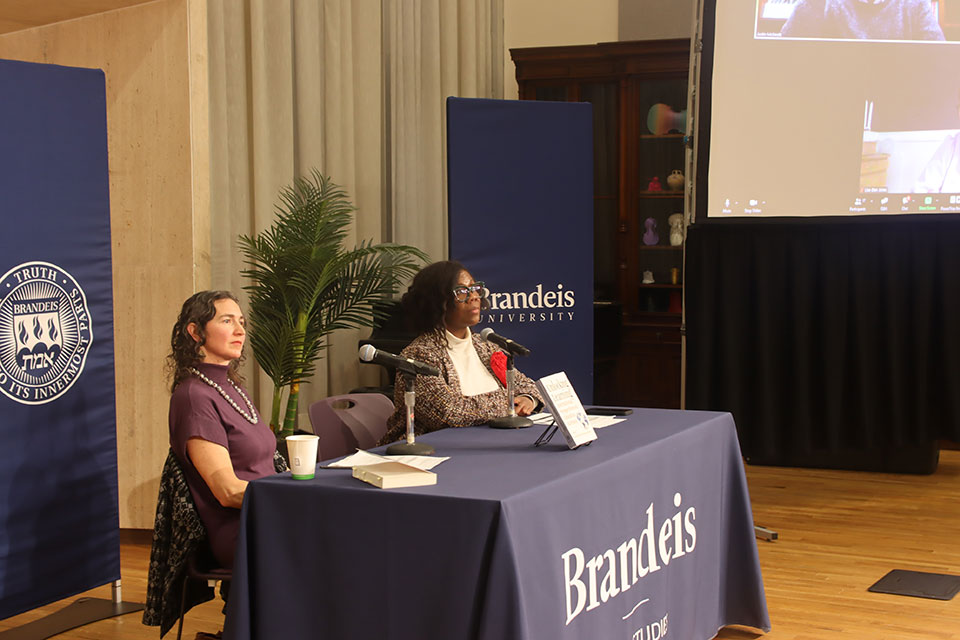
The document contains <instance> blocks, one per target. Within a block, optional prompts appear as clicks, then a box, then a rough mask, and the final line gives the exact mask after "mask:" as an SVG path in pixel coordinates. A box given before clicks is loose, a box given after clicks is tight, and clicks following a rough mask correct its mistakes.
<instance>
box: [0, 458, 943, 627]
mask: <svg viewBox="0 0 960 640" xmlns="http://www.w3.org/2000/svg"><path fill="white" fill-rule="evenodd" d="M747 478H748V481H749V484H750V494H751V498H752V502H753V512H754V519H755V521H756V523H757V524H761V525H763V526H766V527H768V528H771V529H774V530H775V531H777V532H778V533H779V535H780V539H779V540H777V541H776V542H762V541H759V540H758V542H757V544H758V546H759V551H760V563H761V565H762V567H763V578H764V585H765V588H766V594H767V605H768V607H769V610H770V619H771V622H772V624H773V630H772V631H771V632H770V633H768V634H762V633H759V632H758V631H757V630H752V629H739V628H726V629H723V630H722V631H721V632H720V633H719V635H717V638H719V639H724V640H749V639H755V638H765V639H767V640H831V639H833V638H843V639H844V640H850V639H856V640H859V639H864V640H867V639H869V640H921V639H922V640H940V639H952V640H960V595H958V596H956V597H954V598H953V599H952V600H948V601H941V600H929V599H924V598H911V597H907V596H894V595H883V594H875V593H870V592H868V591H867V587H869V586H870V585H871V584H873V583H874V582H876V581H877V580H879V579H880V578H881V577H883V576H884V574H886V573H887V572H888V571H890V570H891V569H909V570H914V571H928V572H933V573H948V574H953V575H960V451H956V450H944V451H942V452H941V457H940V465H939V468H938V470H937V472H936V473H934V474H933V475H929V476H914V475H891V474H874V473H861V472H853V471H823V470H815V469H786V468H780V467H753V466H748V467H747ZM121 553H122V567H123V595H124V599H125V600H130V601H137V602H143V597H144V593H145V589H146V567H147V557H148V554H149V548H148V546H147V545H145V544H137V543H135V542H131V541H129V540H128V541H126V542H124V544H123V545H122V547H121ZM85 595H96V596H99V597H106V598H108V597H109V596H110V589H109V587H101V588H99V589H95V590H93V591H91V592H89V593H88V594H85ZM72 601H73V598H71V599H68V600H65V601H63V602H61V603H56V604H54V605H51V606H49V607H43V608H41V609H37V610H34V611H30V612H28V613H24V614H22V615H20V616H16V617H13V618H8V619H6V620H2V621H0V631H3V630H5V629H8V628H11V627H14V626H17V625H20V624H24V623H26V622H29V621H30V620H33V619H35V618H36V617H38V616H39V615H43V614H45V613H49V612H50V611H54V610H56V609H58V608H59V607H62V606H63V605H64V604H66V603H68V602H72ZM221 606H222V603H221V602H220V601H219V600H217V601H215V602H211V603H207V604H205V605H202V606H201V607H198V608H196V609H193V610H192V611H190V612H189V613H188V614H187V623H186V625H185V630H184V638H189V639H190V640H193V637H194V635H195V634H196V632H197V631H208V632H211V631H216V630H218V629H220V628H221V626H222V621H223V617H222V615H221V613H220V609H221ZM175 635H176V634H175V631H173V632H171V633H170V634H169V635H168V636H167V638H174V637H175ZM157 637H158V631H157V628H156V627H144V626H142V625H141V624H140V614H139V613H135V614H130V615H127V616H122V617H119V618H114V619H112V620H105V621H101V622H97V623H94V624H91V625H88V626H86V627H82V628H80V629H76V630H74V631H69V632H67V633H64V634H61V635H60V636H57V638H61V639H64V640H67V639H78V640H79V639H83V640H96V639H110V640H112V639H121V638H122V639H125V640H140V639H144V640H146V639H150V640H155V639H156V638H157ZM336 640H342V639H336ZM371 640H376V639H371ZM451 640H455V639H451ZM505 640H509V639H505ZM665 640H671V639H670V638H669V637H668V638H666V639H665ZM673 640H690V639H688V638H676V639H673Z"/></svg>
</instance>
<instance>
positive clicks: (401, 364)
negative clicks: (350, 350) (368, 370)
mask: <svg viewBox="0 0 960 640" xmlns="http://www.w3.org/2000/svg"><path fill="white" fill-rule="evenodd" d="M360 360H361V361H362V362H370V363H373V364H382V365H385V366H387V367H394V368H396V369H399V370H400V371H405V372H407V373H414V374H418V375H421V376H438V375H440V369H438V368H436V367H435V366H433V365H432V364H427V363H425V362H418V361H416V360H412V359H410V358H403V357H401V356H395V355H393V354H392V353H387V352H386V351H381V350H380V349H377V348H375V347H374V346H373V345H372V344H365V345H363V346H362V347H360Z"/></svg>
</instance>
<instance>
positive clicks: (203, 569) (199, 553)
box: [177, 544, 233, 640]
mask: <svg viewBox="0 0 960 640" xmlns="http://www.w3.org/2000/svg"><path fill="white" fill-rule="evenodd" d="M232 579H233V571H231V570H230V569H225V568H223V567H221V566H220V565H218V564H217V562H216V560H214V559H213V553H212V552H211V551H210V546H209V544H205V545H203V546H202V547H199V548H197V549H195V550H194V552H193V553H191V554H190V556H189V557H188V558H187V570H186V572H185V573H184V576H183V589H182V590H181V591H180V622H179V623H178V625H177V640H180V637H181V635H182V634H183V618H184V615H186V613H187V593H188V592H189V591H190V582H191V581H195V582H198V583H206V586H207V587H208V588H210V589H214V588H215V587H216V585H217V582H218V581H219V582H220V596H221V597H222V598H223V601H224V602H226V600H227V597H229V592H230V587H229V586H228V585H229V583H230V581H231V580H232Z"/></svg>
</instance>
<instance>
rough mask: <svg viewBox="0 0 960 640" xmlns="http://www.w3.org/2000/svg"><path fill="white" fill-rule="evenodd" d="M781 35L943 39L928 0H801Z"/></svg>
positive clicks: (875, 38) (876, 38) (870, 38)
mask: <svg viewBox="0 0 960 640" xmlns="http://www.w3.org/2000/svg"><path fill="white" fill-rule="evenodd" d="M780 35H781V36H784V37H789V38H829V39H859V40H943V39H944V36H943V30H942V29H941V28H940V24H939V23H938V22H937V17H936V15H934V13H933V9H932V8H931V5H930V0H800V1H799V2H798V3H797V5H796V7H795V8H794V10H793V13H792V14H791V15H790V17H789V18H788V19H787V22H786V23H785V24H784V25H783V28H782V29H781V30H780Z"/></svg>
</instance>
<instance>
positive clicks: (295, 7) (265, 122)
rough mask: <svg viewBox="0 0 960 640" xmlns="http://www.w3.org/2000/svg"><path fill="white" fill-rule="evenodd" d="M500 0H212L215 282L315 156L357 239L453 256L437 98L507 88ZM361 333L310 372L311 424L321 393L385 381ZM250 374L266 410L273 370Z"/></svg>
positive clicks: (303, 412)
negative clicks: (340, 193) (363, 350)
mask: <svg viewBox="0 0 960 640" xmlns="http://www.w3.org/2000/svg"><path fill="white" fill-rule="evenodd" d="M502 1H503V0H456V1H453V0H208V3H209V4H208V24H209V68H210V71H209V75H210V78H209V82H210V147H211V154H210V165H211V166H210V175H211V185H210V199H211V207H210V209H211V212H210V217H211V234H210V236H211V243H210V244H211V246H210V263H211V286H212V287H214V288H226V289H230V290H232V291H234V292H237V293H238V294H240V293H241V292H242V287H243V285H244V282H243V279H242V278H241V276H240V271H241V269H242V268H243V264H242V259H241V256H240V255H239V252H238V251H237V242H236V241H237V237H238V236H239V235H240V234H252V233H255V232H257V231H260V230H262V229H265V228H266V227H268V226H269V225H270V223H271V222H272V220H273V217H274V211H275V204H276V202H277V192H278V191H279V189H280V188H281V187H283V186H286V185H288V184H290V183H291V182H292V180H293V178H294V176H296V175H300V174H303V173H306V172H308V171H309V170H311V169H313V168H316V169H318V170H320V171H321V172H323V173H325V174H327V175H330V176H331V177H332V178H333V180H334V181H335V182H337V183H338V184H340V185H342V186H343V187H344V188H345V189H346V190H347V193H349V194H350V196H351V198H352V200H353V203H354V205H355V206H356V207H357V213H356V222H355V225H354V227H355V228H354V233H353V236H352V237H351V238H349V239H348V242H349V243H351V244H354V243H358V242H359V241H361V240H367V239H370V240H373V241H374V242H380V241H387V240H393V241H397V242H404V243H407V244H413V245H416V246H418V247H420V248H422V249H423V250H424V251H427V252H428V253H429V254H430V255H431V257H433V258H434V259H440V258H443V257H445V255H446V237H447V236H446V210H445V195H444V194H445V186H444V185H445V180H444V166H445V160H444V144H445V143H444V131H443V129H444V118H443V113H444V111H443V102H444V99H445V97H446V96H447V95H461V96H479V97H496V96H497V93H496V92H498V91H501V87H502V84H503V83H502V80H501V75H502V71H501V69H502V46H501V45H502V31H503V28H502V18H501V14H502ZM359 338H360V332H358V331H345V332H342V333H340V334H337V335H336V336H334V337H333V338H332V339H331V343H330V346H329V348H328V350H327V351H326V355H325V357H324V361H323V362H322V363H321V364H320V366H318V371H317V374H316V375H315V376H314V377H313V379H312V380H310V382H309V383H308V384H305V385H303V386H302V387H301V397H300V425H301V427H302V428H309V427H308V425H309V421H308V419H307V407H308V406H309V404H310V403H311V402H313V401H315V400H318V399H320V398H323V397H326V396H329V395H334V394H338V393H345V392H347V391H349V390H350V389H352V388H354V387H357V386H360V385H368V384H379V382H380V378H379V375H380V372H379V368H378V367H371V366H360V365H359V363H358V361H357V340H358V339H359ZM250 360H252V358H250ZM247 378H248V380H249V381H250V382H251V383H252V384H251V385H250V386H251V387H252V391H253V392H254V394H255V395H256V397H257V404H258V406H259V407H260V409H261V412H263V413H268V412H269V411H270V403H271V395H272V390H273V385H272V383H271V382H270V380H269V379H267V378H266V377H265V376H263V375H262V374H257V373H256V372H255V370H254V367H253V366H252V363H251V362H248V363H247Z"/></svg>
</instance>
